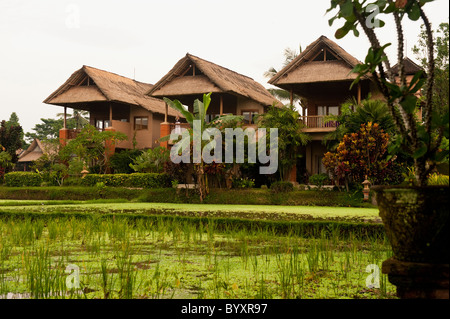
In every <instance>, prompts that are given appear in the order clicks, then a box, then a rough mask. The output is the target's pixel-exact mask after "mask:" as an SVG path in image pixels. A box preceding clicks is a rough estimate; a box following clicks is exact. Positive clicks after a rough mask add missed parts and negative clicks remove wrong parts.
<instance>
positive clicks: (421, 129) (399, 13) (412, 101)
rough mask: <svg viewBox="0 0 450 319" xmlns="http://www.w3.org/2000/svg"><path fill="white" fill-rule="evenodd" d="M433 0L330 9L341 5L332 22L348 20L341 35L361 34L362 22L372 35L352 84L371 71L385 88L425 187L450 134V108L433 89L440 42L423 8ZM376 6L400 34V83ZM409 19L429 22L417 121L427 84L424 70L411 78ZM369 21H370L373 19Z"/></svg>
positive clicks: (353, 2)
mask: <svg viewBox="0 0 450 319" xmlns="http://www.w3.org/2000/svg"><path fill="white" fill-rule="evenodd" d="M430 1H431V0H397V1H394V0H378V1H375V3H368V2H367V1H365V0H364V1H361V0H331V6H330V8H329V9H328V10H327V12H330V11H333V10H334V9H338V10H337V13H336V14H335V15H334V16H333V17H332V18H331V19H329V21H328V22H329V24H330V25H332V24H333V23H334V21H335V20H337V19H343V20H344V21H345V22H344V25H343V26H342V27H340V28H339V29H338V30H337V31H336V33H335V37H336V38H338V39H341V38H343V37H345V36H346V35H347V34H348V33H349V32H350V31H352V32H353V34H354V35H355V36H359V31H358V29H357V27H358V26H359V27H361V28H362V29H363V31H364V33H365V35H366V36H367V38H368V40H369V42H370V45H371V47H370V48H369V50H368V53H367V55H366V58H365V60H364V62H363V63H360V64H357V65H356V66H355V67H354V68H353V70H352V71H353V72H354V73H357V77H356V79H355V81H354V82H353V83H352V86H353V85H354V84H356V83H358V82H359V80H360V79H361V77H362V76H366V75H370V76H371V77H372V79H373V81H375V83H376V85H377V86H378V88H379V90H380V92H381V93H382V94H383V95H384V97H385V98H386V100H387V104H388V109H389V112H390V113H391V115H392V117H393V119H394V122H395V124H396V126H397V129H398V131H399V134H398V135H397V136H398V137H399V138H398V139H397V140H396V145H397V146H398V147H399V148H402V150H403V151H404V152H405V153H407V154H408V155H409V156H410V157H411V158H412V159H413V160H414V167H415V173H416V182H417V185H418V186H426V185H427V180H428V175H429V174H430V173H431V172H432V171H433V170H434V169H435V167H436V165H437V164H438V163H439V162H441V161H442V160H443V159H444V158H445V157H446V156H447V154H448V152H446V151H444V150H443V149H442V148H441V144H442V140H443V138H444V137H445V138H448V134H449V115H448V114H449V113H448V111H447V112H446V114H445V115H444V116H442V115H440V114H439V113H438V112H436V108H435V105H434V104H433V92H434V84H435V78H436V68H435V62H436V61H435V46H434V39H433V31H432V29H431V23H430V21H429V20H428V17H427V16H426V14H425V12H424V10H423V7H424V6H425V5H426V3H427V2H430ZM374 4H375V5H376V7H377V13H380V14H387V15H390V16H392V17H393V19H394V23H395V32H396V35H397V61H398V62H397V64H398V66H399V79H400V81H399V82H400V83H399V84H397V83H396V81H395V74H393V72H392V68H391V63H390V60H389V58H388V57H387V55H386V52H385V49H386V48H387V47H388V46H389V45H391V44H390V43H387V44H384V45H382V44H381V43H380V41H379V39H378V34H377V32H376V30H377V29H378V28H382V27H384V25H385V22H384V21H381V20H379V19H378V18H377V19H376V22H377V23H374V21H373V19H372V20H370V18H371V16H372V14H373V13H372V11H373V5H374ZM406 17H407V18H408V19H410V20H412V21H417V20H419V19H421V20H422V22H423V24H424V26H425V34H426V51H427V70H426V81H427V86H426V90H424V98H423V113H424V115H423V121H421V122H420V121H417V118H416V107H417V104H418V102H419V100H418V97H417V96H416V93H417V92H419V91H420V90H421V89H422V87H423V85H424V83H425V78H424V73H423V72H422V71H420V72H417V73H416V74H415V75H414V77H413V78H412V79H411V81H410V82H409V83H407V81H406V74H405V72H404V71H405V59H404V46H405V37H404V32H403V24H402V20H403V19H404V18H406ZM368 21H370V23H368Z"/></svg>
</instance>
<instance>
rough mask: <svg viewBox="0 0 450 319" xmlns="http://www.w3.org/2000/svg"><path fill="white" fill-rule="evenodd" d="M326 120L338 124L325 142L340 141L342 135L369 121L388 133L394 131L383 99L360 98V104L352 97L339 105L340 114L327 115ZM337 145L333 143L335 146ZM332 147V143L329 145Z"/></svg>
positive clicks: (357, 129)
mask: <svg viewBox="0 0 450 319" xmlns="http://www.w3.org/2000/svg"><path fill="white" fill-rule="evenodd" d="M327 121H336V122H338V123H339V126H338V127H336V130H334V131H333V132H330V133H328V134H327V135H326V136H325V138H324V140H325V141H327V142H333V141H341V140H342V138H343V137H344V135H346V134H349V133H356V132H358V131H359V130H360V128H361V124H367V123H369V122H372V123H377V124H378V125H379V126H380V128H381V129H383V130H384V131H385V132H386V133H388V134H389V135H393V134H395V133H396V126H395V123H394V120H393V118H392V116H391V115H390V114H389V110H388V106H387V104H386V103H385V102H384V101H381V100H373V99H371V98H370V97H369V98H368V99H365V100H362V101H361V103H360V104H358V102H357V101H356V100H355V99H354V98H352V99H349V100H347V101H346V102H345V103H343V104H342V106H341V114H340V115H329V116H328V117H327ZM336 147H337V145H334V148H336ZM331 148H332V149H333V145H332V146H331Z"/></svg>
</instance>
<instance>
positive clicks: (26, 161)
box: [15, 138, 58, 171]
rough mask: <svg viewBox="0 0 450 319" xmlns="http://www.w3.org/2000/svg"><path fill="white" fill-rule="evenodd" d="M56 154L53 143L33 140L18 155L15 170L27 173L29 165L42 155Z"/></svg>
mask: <svg viewBox="0 0 450 319" xmlns="http://www.w3.org/2000/svg"><path fill="white" fill-rule="evenodd" d="M57 152H58V150H57V147H56V146H55V145H54V144H53V143H50V142H45V141H41V140H39V139H37V138H35V139H34V140H33V142H32V143H31V144H30V146H29V147H28V148H27V149H26V150H24V151H23V152H21V153H20V155H19V158H18V160H17V164H16V167H15V169H16V170H20V171H22V170H23V171H27V170H29V169H30V165H31V164H32V163H33V162H34V161H36V160H38V159H40V158H41V157H42V156H43V155H49V156H50V155H53V154H56V153H57Z"/></svg>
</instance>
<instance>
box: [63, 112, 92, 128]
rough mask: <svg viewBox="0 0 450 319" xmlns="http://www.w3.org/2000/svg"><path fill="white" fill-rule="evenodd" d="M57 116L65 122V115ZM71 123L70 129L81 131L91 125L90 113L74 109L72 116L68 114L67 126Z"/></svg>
mask: <svg viewBox="0 0 450 319" xmlns="http://www.w3.org/2000/svg"><path fill="white" fill-rule="evenodd" d="M56 116H58V117H60V118H61V119H62V120H63V121H64V113H58V114H56ZM68 123H70V124H69V125H70V127H73V128H74V129H77V130H80V129H82V128H83V127H85V126H86V125H88V124H89V112H88V111H83V110H77V109H73V113H72V114H66V126H67V125H68Z"/></svg>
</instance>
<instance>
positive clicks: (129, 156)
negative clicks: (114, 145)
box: [109, 150, 142, 174]
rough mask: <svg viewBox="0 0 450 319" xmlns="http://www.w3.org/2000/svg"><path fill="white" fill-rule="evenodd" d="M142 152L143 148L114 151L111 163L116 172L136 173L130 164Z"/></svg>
mask: <svg viewBox="0 0 450 319" xmlns="http://www.w3.org/2000/svg"><path fill="white" fill-rule="evenodd" d="M141 154H142V151H141V150H124V151H121V152H117V153H114V155H113V156H111V158H110V160H109V163H110V165H111V168H112V169H113V170H114V173H116V174H131V173H134V170H133V169H132V168H131V167H130V164H132V163H133V161H134V159H136V158H137V157H138V156H139V155H141Z"/></svg>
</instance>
